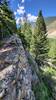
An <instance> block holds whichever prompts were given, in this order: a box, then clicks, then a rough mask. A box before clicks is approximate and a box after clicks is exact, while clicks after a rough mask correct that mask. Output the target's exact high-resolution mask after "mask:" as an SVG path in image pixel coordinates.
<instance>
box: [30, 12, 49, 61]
mask: <svg viewBox="0 0 56 100" xmlns="http://www.w3.org/2000/svg"><path fill="white" fill-rule="evenodd" d="M47 43H48V40H47V31H46V25H45V21H44V18H43V15H42V11H41V10H40V11H39V14H38V17H37V20H36V26H35V30H34V34H33V36H32V40H31V46H30V52H31V54H32V55H33V57H34V59H35V60H36V61H39V62H42V61H43V60H44V59H45V58H46V57H47V53H48V46H47Z"/></svg>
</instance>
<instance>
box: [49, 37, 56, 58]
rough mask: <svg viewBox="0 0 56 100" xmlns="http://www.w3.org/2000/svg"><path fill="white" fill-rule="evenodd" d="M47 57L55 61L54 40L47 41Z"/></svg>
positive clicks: (55, 40)
mask: <svg viewBox="0 0 56 100" xmlns="http://www.w3.org/2000/svg"><path fill="white" fill-rule="evenodd" d="M49 48H50V50H49V53H48V55H49V57H50V58H52V59H56V39H49Z"/></svg>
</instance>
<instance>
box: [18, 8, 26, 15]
mask: <svg viewBox="0 0 56 100" xmlns="http://www.w3.org/2000/svg"><path fill="white" fill-rule="evenodd" d="M24 13H25V10H22V9H17V14H19V15H21V14H22V15H23V14H24Z"/></svg>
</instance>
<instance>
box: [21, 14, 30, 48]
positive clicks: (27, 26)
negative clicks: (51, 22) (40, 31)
mask: <svg viewBox="0 0 56 100" xmlns="http://www.w3.org/2000/svg"><path fill="white" fill-rule="evenodd" d="M22 33H23V34H24V37H25V40H26V42H27V45H26V49H27V50H29V49H30V41H31V36H32V30H31V24H30V22H28V20H27V16H26V14H25V15H24V24H23V25H22Z"/></svg>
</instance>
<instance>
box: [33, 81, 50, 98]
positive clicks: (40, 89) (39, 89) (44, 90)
mask: <svg viewBox="0 0 56 100" xmlns="http://www.w3.org/2000/svg"><path fill="white" fill-rule="evenodd" d="M32 89H33V91H34V94H35V98H36V100H51V97H50V93H49V91H48V87H46V85H45V84H44V82H42V81H41V82H39V83H38V84H37V85H34V86H32Z"/></svg>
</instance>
